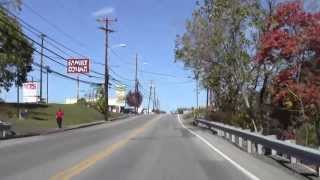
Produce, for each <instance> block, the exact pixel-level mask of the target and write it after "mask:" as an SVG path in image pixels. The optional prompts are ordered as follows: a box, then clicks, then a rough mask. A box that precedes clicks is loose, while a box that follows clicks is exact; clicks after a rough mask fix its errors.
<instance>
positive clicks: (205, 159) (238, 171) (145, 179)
mask: <svg viewBox="0 0 320 180" xmlns="http://www.w3.org/2000/svg"><path fill="white" fill-rule="evenodd" d="M193 132H195V133H197V134H198V135H200V136H201V137H203V138H204V139H202V140H201V139H200V138H199V137H197V136H195V135H194V134H192V133H191V132H189V130H187V129H186V128H184V127H183V126H182V124H181V121H179V120H178V118H177V116H174V115H158V116H155V115H150V116H138V117H131V118H128V119H126V120H122V121H118V122H114V123H110V124H104V125H100V126H95V127H89V128H84V129H78V130H74V131H67V132H63V133H58V134H51V135H46V136H37V137H30V138H23V139H15V140H7V141H0V179H1V180H7V179H10V180H11V179H12V180H20V179H21V180H22V179H23V180H25V179H35V180H37V179H39V180H43V179H52V180H53V179H80V180H82V179H83V180H88V179H98V180H99V179H108V180H209V179H210V180H213V179H216V180H233V179H234V180H247V179H255V180H258V179H273V180H276V179H281V180H286V179H288V180H295V179H302V178H301V177H299V176H297V175H295V174H293V173H290V172H288V171H285V170H283V169H282V168H279V167H278V166H274V165H272V164H270V163H268V162H264V161H261V160H259V159H257V158H255V157H253V156H250V155H248V154H246V153H245V152H243V151H241V150H239V149H238V148H236V147H235V146H233V145H231V144H230V143H227V142H225V141H224V140H223V139H219V138H218V137H215V136H213V135H212V134H210V133H208V132H203V131H200V130H193ZM203 140H205V142H204V141H203Z"/></svg>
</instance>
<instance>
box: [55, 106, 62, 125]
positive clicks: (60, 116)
mask: <svg viewBox="0 0 320 180" xmlns="http://www.w3.org/2000/svg"><path fill="white" fill-rule="evenodd" d="M63 116H64V113H63V111H62V110H61V108H59V110H58V111H57V112H56V120H57V124H58V127H59V128H62V120H63Z"/></svg>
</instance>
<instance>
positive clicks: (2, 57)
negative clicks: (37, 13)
mask: <svg viewBox="0 0 320 180" xmlns="http://www.w3.org/2000/svg"><path fill="white" fill-rule="evenodd" d="M21 32H22V30H21V27H20V25H19V23H18V22H17V21H16V20H15V19H13V18H12V17H9V16H8V15H7V13H6V10H4V9H3V8H0V92H1V89H5V90H6V91H8V90H9V89H10V87H12V85H13V84H15V85H17V86H21V85H22V83H23V82H25V81H26V80H27V73H28V72H30V71H31V70H32V68H31V64H32V62H33V58H32V54H33V48H32V44H31V43H30V42H29V41H28V40H27V39H26V38H25V37H24V36H23V35H22V33H21Z"/></svg>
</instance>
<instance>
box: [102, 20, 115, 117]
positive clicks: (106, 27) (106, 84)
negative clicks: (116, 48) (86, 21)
mask: <svg viewBox="0 0 320 180" xmlns="http://www.w3.org/2000/svg"><path fill="white" fill-rule="evenodd" d="M98 21H101V22H103V23H105V24H104V27H101V28H100V29H102V30H103V31H104V32H105V63H104V64H105V67H104V75H105V78H104V91H105V94H104V98H105V103H106V108H105V109H104V111H105V113H104V117H105V120H106V121H108V118H109V63H108V50H109V33H111V32H114V31H113V30H111V29H109V24H110V23H111V22H116V21H117V20H116V19H110V18H108V17H105V18H104V19H102V20H98Z"/></svg>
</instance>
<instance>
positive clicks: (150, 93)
mask: <svg viewBox="0 0 320 180" xmlns="http://www.w3.org/2000/svg"><path fill="white" fill-rule="evenodd" d="M151 95H152V81H151V82H150V91H149V100H148V114H150V101H151Z"/></svg>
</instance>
